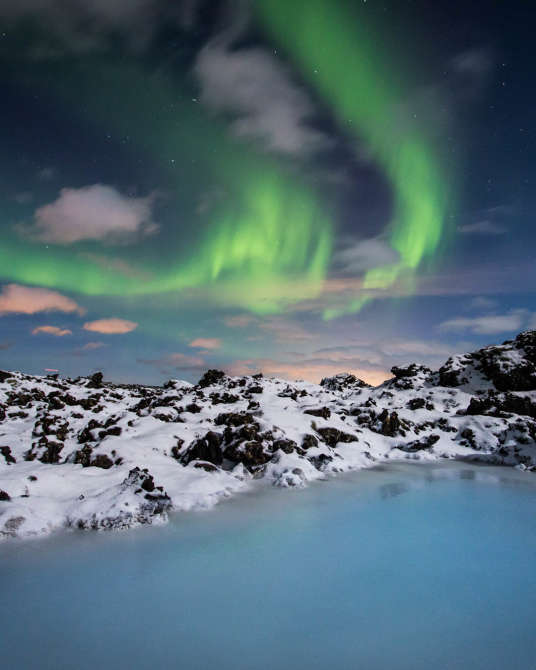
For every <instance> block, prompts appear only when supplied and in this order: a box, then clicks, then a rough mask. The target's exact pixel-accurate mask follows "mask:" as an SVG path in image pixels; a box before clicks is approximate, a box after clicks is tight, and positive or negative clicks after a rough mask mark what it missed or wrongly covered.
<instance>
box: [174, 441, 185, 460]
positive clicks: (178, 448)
mask: <svg viewBox="0 0 536 670" xmlns="http://www.w3.org/2000/svg"><path fill="white" fill-rule="evenodd" d="M183 446H184V440H181V439H180V438H177V444H176V445H175V446H173V447H171V455H172V456H173V458H174V459H176V460H177V461H179V460H180V459H181V449H182V447H183Z"/></svg>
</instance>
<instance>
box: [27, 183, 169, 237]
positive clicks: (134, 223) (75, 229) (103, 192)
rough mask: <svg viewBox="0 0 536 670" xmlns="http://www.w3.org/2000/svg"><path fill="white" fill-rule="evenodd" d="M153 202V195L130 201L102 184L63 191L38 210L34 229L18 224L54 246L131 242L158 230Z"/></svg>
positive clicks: (64, 189)
mask: <svg viewBox="0 0 536 670" xmlns="http://www.w3.org/2000/svg"><path fill="white" fill-rule="evenodd" d="M153 202H154V195H149V196H147V197H145V198H129V197H127V196H124V195H121V193H119V192H118V191H116V190H115V189H114V188H112V187H111V186H104V185H103V184H94V185H93V186H84V187H82V188H78V189H76V188H63V189H61V191H60V195H59V197H58V199H57V200H55V201H54V202H52V203H50V204H48V205H43V206H42V207H39V208H38V209H37V210H36V211H35V215H34V218H35V222H34V225H33V226H27V225H19V226H17V229H18V230H19V232H21V233H23V234H25V235H28V236H30V237H32V238H33V239H36V240H40V241H42V242H49V243H52V244H73V243H75V242H81V241H85V240H105V241H107V242H128V241H132V240H133V239H135V238H136V237H137V236H140V235H150V234H152V233H154V232H156V230H158V226H157V225H156V224H155V223H153V222H152V221H151V208H152V205H153Z"/></svg>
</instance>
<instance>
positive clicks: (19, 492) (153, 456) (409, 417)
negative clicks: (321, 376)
mask: <svg viewBox="0 0 536 670" xmlns="http://www.w3.org/2000/svg"><path fill="white" fill-rule="evenodd" d="M393 374H394V377H393V379H390V380H388V381H386V382H385V383H383V384H381V385H380V386H378V387H375V388H372V387H369V386H367V385H365V384H363V382H361V381H360V380H358V379H356V378H355V377H353V376H352V375H346V374H341V375H338V376H337V377H332V378H329V379H325V380H323V382H322V384H321V385H315V384H310V383H307V382H287V381H284V380H281V379H267V378H264V377H262V376H260V375H255V376H253V377H228V376H226V375H224V374H223V373H221V372H218V371H214V370H212V371H209V372H208V373H207V374H206V375H205V376H204V377H203V378H202V379H201V380H200V382H199V383H198V384H197V385H192V384H189V383H187V382H184V381H177V380H172V381H170V382H168V383H167V384H165V385H164V386H163V387H149V386H142V385H116V384H111V383H107V382H103V381H102V378H101V376H100V375H99V374H96V375H93V376H92V377H90V378H80V379H76V380H69V379H58V378H55V377H36V376H30V375H25V374H22V373H19V372H11V373H9V372H1V371H0V537H3V538H9V537H16V536H19V537H30V536H37V535H41V534H44V533H48V532H51V531H53V530H55V529H59V528H64V527H78V528H94V529H108V528H127V527H131V526H134V525H138V524H142V523H155V522H164V521H165V520H166V519H167V513H168V512H169V511H170V510H189V509H193V508H209V507H211V506H212V505H214V504H216V503H217V502H218V501H220V500H221V499H222V498H225V497H228V496H231V495H233V494H235V493H238V492H240V491H243V490H245V489H246V488H249V487H252V486H260V485H263V484H267V483H271V484H273V485H275V486H283V487H286V486H304V485H305V484H306V483H307V482H309V481H312V480H315V479H319V478H326V477H329V476H332V475H333V474H335V473H338V472H344V471H347V470H350V469H356V468H366V467H371V466H373V465H374V464H377V463H379V462H382V461H386V460H388V459H409V460H418V461H423V460H437V459H441V458H450V459H472V460H484V461H486V462H492V463H500V464H506V465H514V466H517V467H519V468H521V469H526V470H532V469H533V468H534V467H535V466H534V465H533V463H534V464H536V446H535V445H536V421H535V420H534V419H535V418H536V331H528V332H525V333H521V334H520V335H519V336H518V337H517V338H516V340H514V341H511V342H507V343H504V344H503V345H499V346H496V347H486V348H485V349H481V350H479V351H477V352H473V353H472V354H466V355H463V356H457V357H455V358H453V359H449V361H447V362H446V364H445V365H444V366H443V367H442V368H440V370H439V371H437V372H432V371H431V370H429V369H427V368H425V367H422V366H417V365H411V366H408V367H405V368H393Z"/></svg>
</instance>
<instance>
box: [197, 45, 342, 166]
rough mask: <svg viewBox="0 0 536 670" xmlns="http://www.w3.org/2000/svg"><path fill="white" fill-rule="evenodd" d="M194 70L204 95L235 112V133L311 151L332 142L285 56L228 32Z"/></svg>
mask: <svg viewBox="0 0 536 670" xmlns="http://www.w3.org/2000/svg"><path fill="white" fill-rule="evenodd" d="M194 73H195V75H196V76H197V79H198V81H199V84H200V86H201V94H200V98H201V101H202V102H203V103H204V104H206V105H207V106H208V107H210V108H211V109H213V110H215V111H217V112H224V113H229V114H231V115H232V116H233V117H234V120H233V122H232V125H231V127H232V130H233V132H234V133H235V135H237V136H239V137H244V138H253V139H256V140H260V142H261V143H262V144H263V145H264V147H265V148H266V149H267V150H268V151H273V152H278V153H282V154H287V155H294V156H297V155H300V156H303V155H308V154H311V153H313V152H316V151H318V150H321V149H324V148H327V147H329V146H330V145H331V140H329V139H328V137H327V136H326V135H324V134H323V133H321V132H319V131H318V130H315V129H314V128H312V127H311V126H310V125H308V122H309V121H310V120H311V119H312V118H313V117H314V113H315V109H314V106H313V104H312V102H311V101H310V99H309V97H308V96H307V95H306V93H305V91H304V90H303V89H301V88H300V87H299V86H298V85H297V84H296V83H294V82H293V81H292V79H291V77H290V75H289V73H288V72H287V71H286V70H285V68H284V67H283V66H282V65H281V64H280V62H279V61H278V60H277V59H276V58H275V57H274V56H272V55H271V54H270V53H268V52H267V51H264V50H263V49H258V48H256V49H236V50H233V49H232V47H231V46H230V45H229V44H228V42H227V41H226V40H225V39H224V38H220V39H219V40H214V41H212V42H210V43H209V44H207V45H206V46H205V47H204V48H203V49H201V51H200V52H199V55H198V57H197V61H196V63H195V66H194Z"/></svg>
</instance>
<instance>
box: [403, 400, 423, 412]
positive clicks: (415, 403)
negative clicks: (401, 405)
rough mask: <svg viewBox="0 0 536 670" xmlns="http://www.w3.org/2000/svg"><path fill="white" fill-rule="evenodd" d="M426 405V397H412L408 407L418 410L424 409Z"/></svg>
mask: <svg viewBox="0 0 536 670" xmlns="http://www.w3.org/2000/svg"><path fill="white" fill-rule="evenodd" d="M425 405H426V400H425V399H424V398H412V399H411V400H410V401H409V402H408V404H407V408H408V409H412V410H416V409H422V408H423V407H424V406H425Z"/></svg>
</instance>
